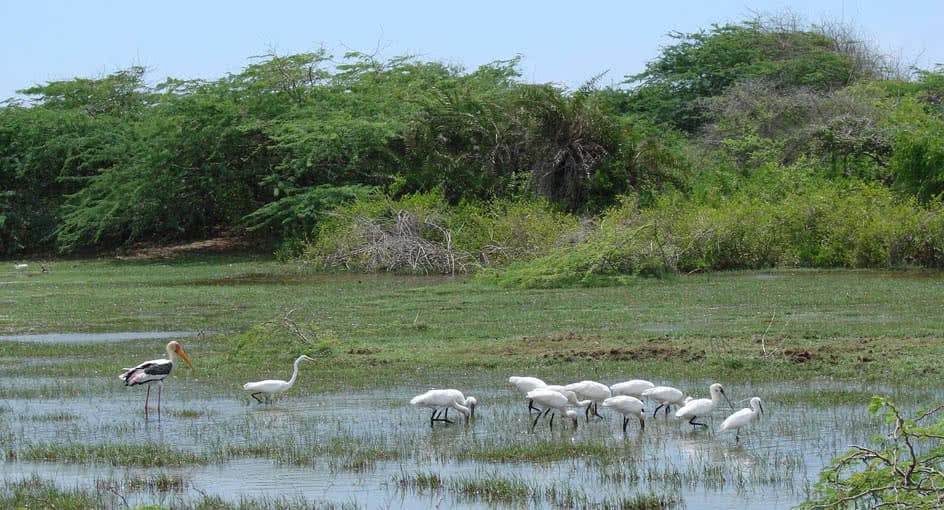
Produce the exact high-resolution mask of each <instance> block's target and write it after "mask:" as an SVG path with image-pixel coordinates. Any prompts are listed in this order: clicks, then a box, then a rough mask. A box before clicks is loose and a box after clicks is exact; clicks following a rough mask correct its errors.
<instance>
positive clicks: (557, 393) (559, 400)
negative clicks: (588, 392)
mask: <svg viewBox="0 0 944 510" xmlns="http://www.w3.org/2000/svg"><path fill="white" fill-rule="evenodd" d="M527 397H528V398H529V399H531V400H533V401H534V403H535V404H537V405H538V407H543V408H544V409H545V410H544V415H547V414H548V413H550V415H551V419H550V421H548V424H547V425H548V428H551V429H553V428H554V411H557V412H559V413H560V414H561V416H562V417H563V416H567V417H568V418H570V419H571V422H573V425H574V430H577V412H576V411H574V410H573V407H574V406H578V407H583V406H584V405H587V406H589V405H590V402H589V401H586V402H579V401H578V400H577V394H576V393H574V392H572V391H570V390H565V389H561V390H549V389H547V388H538V389H536V390H532V391H530V392H528V395H527ZM541 416H542V414H541V413H538V415H537V416H535V418H534V422H532V423H531V430H532V431H534V427H535V426H536V425H537V424H538V420H540V419H541Z"/></svg>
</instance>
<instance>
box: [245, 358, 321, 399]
mask: <svg viewBox="0 0 944 510" xmlns="http://www.w3.org/2000/svg"><path fill="white" fill-rule="evenodd" d="M302 360H306V361H315V360H314V359H312V358H309V357H308V356H305V355H304V354H302V355H301V356H299V357H298V358H296V359H295V363H294V367H295V368H294V370H292V378H291V379H289V380H287V381H282V380H280V379H266V380H265V381H256V382H247V383H246V384H244V385H243V389H244V390H246V391H250V392H252V393H251V394H250V396H252V398H254V399H256V401H257V402H259V403H260V404H261V403H263V402H262V400H260V399H259V397H258V395H259V394H265V396H266V400H267V401H270V402H271V399H272V395H275V394H276V393H283V392H286V391H288V390H289V388H291V387H292V385H294V384H295V379H297V378H298V364H299V363H301V362H302Z"/></svg>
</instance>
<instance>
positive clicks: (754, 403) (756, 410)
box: [718, 397, 764, 443]
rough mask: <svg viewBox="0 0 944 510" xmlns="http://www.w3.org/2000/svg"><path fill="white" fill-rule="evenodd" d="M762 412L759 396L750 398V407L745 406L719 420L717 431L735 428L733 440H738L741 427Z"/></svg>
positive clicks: (762, 406)
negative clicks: (719, 425) (719, 426)
mask: <svg viewBox="0 0 944 510" xmlns="http://www.w3.org/2000/svg"><path fill="white" fill-rule="evenodd" d="M763 413H764V405H763V403H762V402H761V400H760V397H754V398H752V399H751V407H745V408H744V409H741V410H740V411H738V412H736V413H734V414H732V415H731V416H728V417H727V418H725V419H724V421H723V422H721V428H719V429H718V432H724V431H726V430H731V429H734V430H735V434H734V442H735V443H736V442H738V441H739V440H740V438H741V427H743V426H745V425H747V424H748V423H750V421H751V420H753V419H755V418H757V417H758V416H759V415H760V414H763Z"/></svg>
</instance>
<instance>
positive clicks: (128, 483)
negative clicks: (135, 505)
mask: <svg viewBox="0 0 944 510" xmlns="http://www.w3.org/2000/svg"><path fill="white" fill-rule="evenodd" d="M121 486H122V487H124V488H126V489H127V490H129V491H150V492H182V491H183V490H184V489H186V488H188V487H189V486H190V482H189V481H187V480H185V479H184V478H183V477H181V476H176V475H169V474H166V473H158V474H156V475H132V476H128V477H126V478H125V479H124V480H122V481H121Z"/></svg>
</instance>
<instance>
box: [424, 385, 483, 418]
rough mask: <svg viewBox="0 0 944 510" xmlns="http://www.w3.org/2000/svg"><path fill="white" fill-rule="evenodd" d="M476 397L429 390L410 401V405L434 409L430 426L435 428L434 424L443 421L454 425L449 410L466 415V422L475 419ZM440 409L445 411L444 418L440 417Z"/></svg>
mask: <svg viewBox="0 0 944 510" xmlns="http://www.w3.org/2000/svg"><path fill="white" fill-rule="evenodd" d="M475 403H476V401H475V397H469V398H466V397H465V395H463V394H462V392H461V391H459V390H453V389H448V390H429V391H427V392H426V393H423V394H422V395H417V396H415V397H413V398H412V399H410V405H413V406H416V407H425V408H427V409H432V410H433V414H432V416H430V417H429V426H430V427H432V426H433V422H437V421H442V422H446V423H453V422H452V421H451V420H450V419H449V408H450V407H451V408H453V409H455V410H456V411H459V412H460V413H462V414H464V415H465V417H466V422H468V421H469V420H470V419H472V418H475ZM439 409H444V410H445V411H444V413H443V417H442V418H440V417H439V414H440V412H439Z"/></svg>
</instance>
